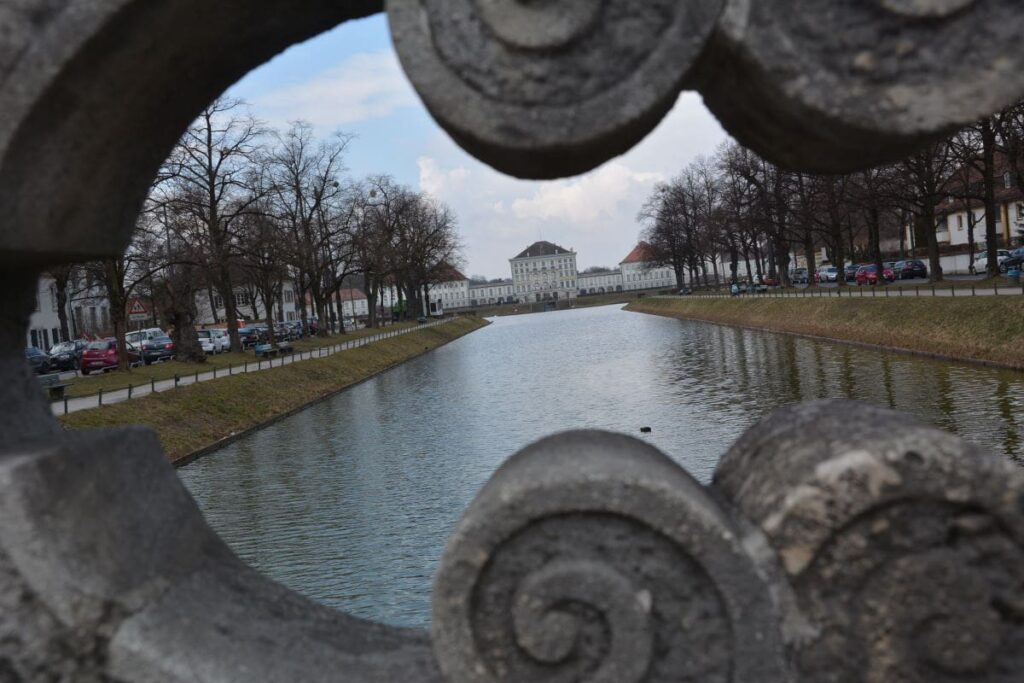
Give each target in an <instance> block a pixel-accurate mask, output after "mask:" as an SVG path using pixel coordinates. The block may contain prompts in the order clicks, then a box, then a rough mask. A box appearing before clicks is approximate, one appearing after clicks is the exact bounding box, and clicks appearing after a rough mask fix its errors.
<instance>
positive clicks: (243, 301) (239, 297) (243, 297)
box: [235, 292, 249, 306]
mask: <svg viewBox="0 0 1024 683" xmlns="http://www.w3.org/2000/svg"><path fill="white" fill-rule="evenodd" d="M248 305H249V292H235V306H248Z"/></svg>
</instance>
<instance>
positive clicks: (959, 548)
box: [714, 401, 1024, 683]
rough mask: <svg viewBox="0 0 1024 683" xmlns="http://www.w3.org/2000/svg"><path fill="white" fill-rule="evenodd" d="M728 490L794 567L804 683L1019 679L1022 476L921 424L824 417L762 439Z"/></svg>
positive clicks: (741, 450) (834, 413)
mask: <svg viewBox="0 0 1024 683" xmlns="http://www.w3.org/2000/svg"><path fill="white" fill-rule="evenodd" d="M714 483H715V487H716V488H718V489H719V490H720V491H721V492H722V493H723V494H724V495H725V496H726V497H727V498H729V499H730V500H731V501H732V502H734V503H735V504H736V506H737V507H738V510H739V511H740V512H741V513H742V514H744V515H745V516H746V517H747V518H749V519H750V520H751V521H753V522H754V523H755V524H756V525H757V526H759V527H760V528H761V530H762V531H763V532H764V533H765V535H766V536H767V537H768V539H769V541H770V543H771V545H772V546H773V547H774V549H775V550H776V552H777V553H778V555H779V558H780V560H781V564H782V566H783V568H784V570H785V573H786V574H787V576H788V580H789V582H790V583H791V585H792V588H793V590H794V592H795V595H796V610H797V612H798V613H797V614H788V615H787V619H788V621H789V623H790V624H796V625H799V628H796V629H794V630H792V631H790V632H789V633H788V637H789V645H790V647H791V650H792V654H793V657H794V662H795V664H796V667H797V669H798V671H799V674H800V676H801V678H802V679H803V680H807V681H837V682H839V681H841V682H843V683H845V682H847V681H849V682H850V683H853V682H855V681H856V682H864V683H883V682H884V683H891V682H892V681H900V682H906V683H911V682H913V683H932V682H935V681H966V680H970V681H985V682H987V683H988V682H992V683H995V682H998V683H1010V681H1016V680H1019V679H1020V672H1021V671H1022V670H1024V592H1022V586H1024V548H1022V542H1024V517H1022V509H1024V508H1022V504H1024V473H1022V472H1021V470H1020V468H1019V467H1018V466H1016V465H1014V464H1012V463H1010V462H1008V461H1006V460H1005V459H1002V458H997V457H995V456H993V455H990V454H988V453H985V452H982V451H980V450H979V449H977V448H975V447H973V446H970V445H968V444H967V443H965V442H964V441H962V440H960V439H959V438H957V437H955V436H952V435H950V434H947V433H945V432H943V431H941V430H938V429H935V428H933V427H928V426H925V425H923V424H921V423H919V422H917V421H916V420H914V419H913V418H910V417H908V416H906V415H902V414H899V413H895V412H892V411H889V410H885V409H882V408H878V407H874V406H870V405H867V404H861V403H854V402H850V401H825V402H819V403H810V404H804V405H798V406H791V407H788V408H784V409H782V410H780V411H778V412H776V413H774V414H773V415H772V416H771V417H769V418H768V419H767V420H765V421H763V422H762V423H760V424H759V425H757V426H755V427H754V428H752V429H751V430H750V431H748V432H747V433H746V434H744V435H743V436H742V437H741V438H740V439H739V441H738V442H737V443H736V444H735V445H734V446H733V447H732V448H731V449H730V450H729V452H728V453H727V454H726V455H725V457H724V458H723V459H722V461H721V463H720V464H719V466H718V469H717V471H716V473H715V482H714Z"/></svg>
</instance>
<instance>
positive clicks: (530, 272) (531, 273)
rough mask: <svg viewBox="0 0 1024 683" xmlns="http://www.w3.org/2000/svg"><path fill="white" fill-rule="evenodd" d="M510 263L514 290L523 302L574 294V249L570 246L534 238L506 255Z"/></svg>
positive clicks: (556, 299)
mask: <svg viewBox="0 0 1024 683" xmlns="http://www.w3.org/2000/svg"><path fill="white" fill-rule="evenodd" d="M509 265H510V266H511V267H512V287H513V294H514V296H515V297H516V299H517V300H519V301H521V302H523V303H536V302H540V301H558V300H565V299H575V298H576V293H577V284H576V277H577V271H576V252H574V251H572V250H571V249H565V248H564V247H560V246H558V245H557V244H552V243H551V242H546V241H543V240H542V241H539V242H534V243H533V244H531V245H530V246H529V247H527V248H526V249H524V250H523V251H521V252H520V253H519V255H518V256H516V257H515V258H512V259H509Z"/></svg>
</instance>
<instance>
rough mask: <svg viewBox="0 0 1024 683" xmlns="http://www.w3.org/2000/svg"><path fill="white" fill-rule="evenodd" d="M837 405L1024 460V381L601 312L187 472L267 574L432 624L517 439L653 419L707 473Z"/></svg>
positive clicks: (513, 332) (529, 332)
mask: <svg viewBox="0 0 1024 683" xmlns="http://www.w3.org/2000/svg"><path fill="white" fill-rule="evenodd" d="M826 397H849V398H856V399H863V400H868V401H874V402H877V403H881V404H884V405H888V406H892V407H895V408H898V409H901V410H905V411H908V412H911V413H915V414H917V415H918V416H920V417H922V418H924V419H925V420H927V421H929V422H932V423H934V424H936V425H938V426H940V427H943V428H946V429H949V430H952V431H954V432H957V433H959V434H960V435H962V436H963V437H965V438H967V439H969V440H972V441H975V442H977V443H979V444H981V445H984V446H987V447H989V448H991V449H993V450H995V451H997V452H1000V453H1004V454H1006V455H1007V456H1009V457H1011V458H1014V459H1021V457H1022V452H1024V447H1022V439H1024V424H1022V423H1024V415H1022V413H1021V407H1022V405H1024V374H1020V373H1012V372H1000V371H996V370H989V369H985V368H979V367H974V366H968V365H958V364H954V363H942V362H935V361H929V360H921V359H918V358H913V357H909V356H900V355H894V354H886V353H881V352H874V351H865V350H860V349H856V348H852V347H848V346H843V345H832V344H823V343H818V342H812V341H807V340H801V339H796V338H793V337H787V336H782V335H772V334H766V333H756V332H747V331H742V330H735V329H731V328H725V327H717V326H713V325H705V324H701V323H689V322H681V321H677V320H671V319H668V318H660V317H655V316H649V315H643V314H637V313H627V312H625V311H621V310H619V308H618V307H604V308H597V309H580V310H575V311H565V312H558V313H545V314H539V315H528V316H519V317H511V318H502V319H498V320H496V321H495V322H494V324H492V325H491V326H489V327H487V328H485V329H483V330H480V331H478V332H474V333H473V334H471V335H469V336H467V337H463V338H462V339H460V340H458V341H456V342H454V343H452V344H449V345H447V346H445V347H443V348H441V349H439V350H437V351H434V352H432V353H430V354H428V355H426V356H423V357H421V358H419V359H417V360H414V361H412V362H410V363H407V364H405V365H403V366H401V367H399V368H396V369H394V370H392V371H390V372H388V373H386V374H384V375H381V376H380V377H378V378H376V379H374V380H371V381H369V382H366V383H365V384H362V385H360V386H358V387H355V388H354V389H352V390H350V391H347V392H345V393H343V394H339V395H338V396H336V397H334V398H333V399H331V400H329V401H327V402H325V403H322V404H319V405H317V406H314V407H312V408H310V409H308V410H306V411H304V412H302V413H300V414H298V415H295V416H293V417H291V418H288V419H287V420H284V421H282V422H279V423H277V424H275V425H273V426H271V427H269V428H267V429H265V430H263V431H260V432H257V433H255V434H252V435H250V436H248V437H246V438H244V439H242V440H241V441H238V442H237V443H235V444H232V445H231V446H228V447H227V448H224V449H223V450H222V451H220V452H219V453H217V454H215V455H211V456H209V457H207V458H204V459H202V460H200V461H198V462H196V463H193V464H192V465H189V466H188V467H186V468H183V469H182V470H180V471H179V474H180V476H181V478H182V480H183V481H184V482H185V484H186V485H187V486H188V488H189V489H190V490H191V491H192V494H193V495H194V496H195V498H196V500H197V501H198V502H199V505H200V507H202V509H203V510H204V512H205V513H206V516H207V518H208V519H209V521H210V523H211V524H212V525H213V527H214V528H215V529H217V530H218V531H219V532H220V533H221V534H222V535H223V537H224V538H225V539H226V540H227V542H228V543H229V544H230V545H231V546H232V547H233V548H234V549H235V550H236V551H237V552H238V554H239V555H240V556H241V557H242V558H243V559H245V560H246V561H247V562H249V563H250V564H251V565H253V566H255V567H256V568H258V569H260V570H261V571H263V572H264V573H266V574H268V575H269V576H271V577H273V578H274V579H277V580H278V581H281V582H282V583H284V584H285V585H287V586H289V587H290V588H292V589H294V590H296V591H299V592H301V593H304V594H306V595H308V596H310V597H312V598H314V599H315V600H318V601H320V602H322V603H324V604H327V605H330V606H332V607H336V608H339V609H343V610H345V611H347V612H349V613H351V614H355V615H358V616H363V617H367V618H372V619H376V620H379V621H385V622H388V623H392V624H400V625H409V626H422V625H425V624H426V623H427V622H428V620H429V611H430V607H429V604H430V603H429V601H430V582H431V577H432V574H433V571H434V567H435V565H436V563H437V560H438V558H439V556H440V553H441V550H442V548H443V546H444V543H445V540H446V539H447V537H448V535H449V532H450V530H451V528H452V527H453V525H454V524H455V522H456V520H457V519H458V517H459V515H460V514H461V512H462V510H463V509H464V508H465V507H466V505H467V504H468V503H469V501H470V500H471V499H472V497H473V496H474V495H475V493H476V491H477V490H478V489H479V488H480V487H481V486H482V485H483V483H484V481H485V480H486V479H487V477H488V476H489V475H490V473H491V472H493V471H494V469H495V468H496V467H497V466H498V465H499V464H500V463H501V461H502V460H503V459H504V458H506V457H507V456H509V455H511V454H512V453H513V452H514V451H516V450H517V449H519V448H520V447H522V446H524V445H526V444H528V443H530V442H531V441H534V440H536V439H538V438H540V437H542V436H545V435H548V434H551V433H553V432H557V431H561V430H566V429H576V428H586V427H592V428H593V427H596V428H601V429H608V430H614V431H621V432H626V433H629V434H634V435H637V436H640V434H639V430H640V427H642V426H650V427H651V428H652V429H653V433H652V434H650V435H644V438H647V439H649V440H650V441H651V442H652V443H654V444H655V445H657V446H659V447H660V448H661V449H662V450H664V451H665V452H666V453H668V454H669V455H671V456H672V457H674V458H675V459H676V460H677V461H678V462H679V463H680V464H682V465H683V466H684V467H686V468H687V469H688V470H689V471H690V472H691V473H693V474H694V475H695V476H696V477H698V478H699V479H701V480H703V481H707V480H708V479H709V478H710V476H711V473H712V471H713V469H714V466H715V463H716V462H717V460H718V457H719V456H720V454H721V453H722V452H723V451H724V450H725V449H726V447H727V446H728V445H729V444H730V442H731V441H732V440H733V439H735V438H736V437H737V436H738V435H739V433H740V432H741V431H742V430H743V429H744V428H745V427H747V426H748V425H750V424H751V423H752V422H754V421H756V420H757V419H758V418H759V417H761V416H762V415H763V414H765V413H766V412H768V411H770V410H771V409H772V408H773V407H774V406H778V405H781V404H784V403H789V402H794V401H802V400H809V399H816V398H826Z"/></svg>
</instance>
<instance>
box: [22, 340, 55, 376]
mask: <svg viewBox="0 0 1024 683" xmlns="http://www.w3.org/2000/svg"><path fill="white" fill-rule="evenodd" d="M25 360H27V361H28V364H29V365H31V366H32V372H34V373H36V374H37V375H45V374H46V373H48V372H49V371H50V357H49V356H47V355H46V354H45V353H43V352H42V351H40V350H39V349H37V348H36V347H34V346H26V347H25Z"/></svg>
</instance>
